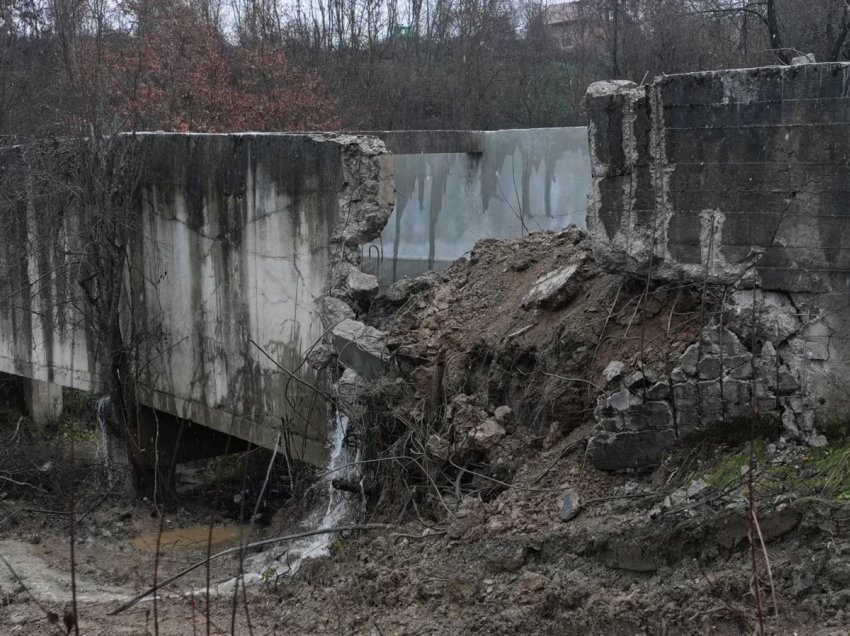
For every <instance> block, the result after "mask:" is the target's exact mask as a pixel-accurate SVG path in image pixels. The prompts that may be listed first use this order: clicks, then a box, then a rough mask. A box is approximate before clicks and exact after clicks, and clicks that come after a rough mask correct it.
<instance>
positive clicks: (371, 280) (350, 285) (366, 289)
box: [345, 270, 378, 301]
mask: <svg viewBox="0 0 850 636" xmlns="http://www.w3.org/2000/svg"><path fill="white" fill-rule="evenodd" d="M345 287H346V289H347V290H348V295H349V296H351V297H352V298H354V299H355V300H358V301H369V300H371V299H372V298H374V297H375V296H376V295H377V294H378V277H377V276H373V275H372V274H366V273H365V272H361V271H359V270H356V271H353V272H351V273H350V274H349V275H348V278H346V279H345Z"/></svg>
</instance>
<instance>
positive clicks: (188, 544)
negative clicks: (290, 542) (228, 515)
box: [133, 525, 248, 552]
mask: <svg viewBox="0 0 850 636" xmlns="http://www.w3.org/2000/svg"><path fill="white" fill-rule="evenodd" d="M246 532H248V526H240V525H233V526H214V527H213V529H212V539H210V527H209V526H190V527H188V528H177V529H175V530H166V531H165V532H163V533H162V536H161V537H160V540H159V545H160V549H161V550H163V551H170V550H193V549H200V548H204V549H205V548H206V545H207V541H211V543H212V548H213V549H220V548H228V547H231V546H236V545H239V541H240V540H241V539H242V537H243V536H244V534H245V533H246ZM156 538H157V531H152V532H143V533H142V534H140V535H139V536H138V537H136V538H135V539H133V545H134V546H136V547H137V548H139V549H140V550H145V551H147V552H154V551H155V550H156Z"/></svg>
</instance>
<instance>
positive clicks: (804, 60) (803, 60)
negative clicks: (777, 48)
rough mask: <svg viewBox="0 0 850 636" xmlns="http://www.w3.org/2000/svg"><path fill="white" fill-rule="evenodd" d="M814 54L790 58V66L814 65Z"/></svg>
mask: <svg viewBox="0 0 850 636" xmlns="http://www.w3.org/2000/svg"><path fill="white" fill-rule="evenodd" d="M816 63H817V62H816V61H815V54H814V53H803V54H802V55H797V56H795V57H792V58H791V66H803V65H804V64H816Z"/></svg>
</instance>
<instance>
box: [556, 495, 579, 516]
mask: <svg viewBox="0 0 850 636" xmlns="http://www.w3.org/2000/svg"><path fill="white" fill-rule="evenodd" d="M579 512H581V498H579V496H578V495H577V494H576V493H575V492H574V491H572V490H567V491H566V492H564V494H563V495H561V499H560V501H559V502H558V516H559V517H560V518H561V521H572V520H573V519H575V518H576V517H577V516H578V513H579Z"/></svg>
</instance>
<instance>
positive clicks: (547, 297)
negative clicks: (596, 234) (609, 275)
mask: <svg viewBox="0 0 850 636" xmlns="http://www.w3.org/2000/svg"><path fill="white" fill-rule="evenodd" d="M579 265H581V263H570V264H569V265H564V266H563V267H559V268H558V269H556V270H554V271H552V272H548V273H546V274H544V275H543V276H541V277H540V278H538V279H537V280H536V281H535V283H534V285H532V286H531V289H529V290H528V293H527V294H526V295H525V298H523V299H522V306H523V307H526V308H528V307H546V308H548V309H558V308H559V307H563V306H564V305H566V304H567V303H568V302H570V301H571V300H572V299H573V296H575V295H576V293H577V292H578V290H579V286H580V283H579V281H578V280H577V279H578V277H577V276H576V272H578V268H579Z"/></svg>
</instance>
